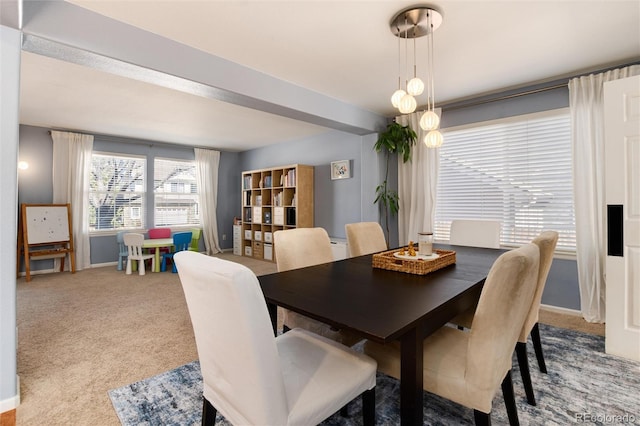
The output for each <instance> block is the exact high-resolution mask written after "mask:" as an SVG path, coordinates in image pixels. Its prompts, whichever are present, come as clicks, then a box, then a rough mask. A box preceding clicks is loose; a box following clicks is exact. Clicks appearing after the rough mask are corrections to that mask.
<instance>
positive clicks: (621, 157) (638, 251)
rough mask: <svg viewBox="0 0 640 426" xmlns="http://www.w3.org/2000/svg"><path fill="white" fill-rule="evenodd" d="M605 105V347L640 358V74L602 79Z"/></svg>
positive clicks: (624, 355)
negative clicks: (608, 79)
mask: <svg viewBox="0 0 640 426" xmlns="http://www.w3.org/2000/svg"><path fill="white" fill-rule="evenodd" d="M604 110H605V114H604V117H605V121H604V124H605V179H606V180H605V182H606V197H605V198H606V203H607V212H608V217H607V220H608V223H607V228H608V235H607V242H608V247H607V249H608V255H607V263H606V282H607V286H606V338H605V350H606V352H607V353H610V354H613V355H618V356H622V357H625V358H629V359H632V360H635V361H640V76H635V77H629V78H624V79H620V80H614V81H611V82H607V83H605V84H604ZM616 217H617V218H619V219H620V220H617V219H616ZM620 224H621V225H622V227H621V228H620V226H619V225H620Z"/></svg>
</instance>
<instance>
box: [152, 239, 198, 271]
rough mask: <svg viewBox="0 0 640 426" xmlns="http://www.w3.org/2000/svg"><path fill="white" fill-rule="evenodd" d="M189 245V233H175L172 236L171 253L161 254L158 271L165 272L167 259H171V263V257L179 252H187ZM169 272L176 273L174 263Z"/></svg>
mask: <svg viewBox="0 0 640 426" xmlns="http://www.w3.org/2000/svg"><path fill="white" fill-rule="evenodd" d="M190 244H191V232H176V233H175V234H173V249H174V250H173V252H172V253H163V254H162V264H160V271H161V272H164V271H166V270H167V259H171V260H172V261H173V255H174V254H176V253H178V252H179V251H183V250H189V245H190ZM171 272H173V273H174V274H175V273H177V272H178V270H177V269H176V263H175V262H173V268H172V269H171Z"/></svg>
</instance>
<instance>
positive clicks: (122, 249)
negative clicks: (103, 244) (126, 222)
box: [116, 231, 129, 256]
mask: <svg viewBox="0 0 640 426" xmlns="http://www.w3.org/2000/svg"><path fill="white" fill-rule="evenodd" d="M126 233H127V231H120V232H118V233H117V234H116V241H117V242H118V254H120V255H123V256H126V255H127V254H128V253H129V250H128V249H127V246H126V245H125V244H124V234H126Z"/></svg>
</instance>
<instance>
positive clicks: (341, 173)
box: [331, 160, 351, 180]
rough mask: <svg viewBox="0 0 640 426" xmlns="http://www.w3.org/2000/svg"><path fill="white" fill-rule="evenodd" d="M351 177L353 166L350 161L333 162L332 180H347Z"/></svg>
mask: <svg viewBox="0 0 640 426" xmlns="http://www.w3.org/2000/svg"><path fill="white" fill-rule="evenodd" d="M350 177H351V164H350V161H349V160H339V161H332V162H331V179H332V180H335V179H347V178H350Z"/></svg>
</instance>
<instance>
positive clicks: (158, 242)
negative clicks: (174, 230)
mask: <svg viewBox="0 0 640 426" xmlns="http://www.w3.org/2000/svg"><path fill="white" fill-rule="evenodd" d="M163 247H168V248H169V250H171V247H173V238H148V239H145V240H144V242H143V243H142V248H146V249H155V252H154V254H155V268H154V270H153V272H160V249H161V248H163Z"/></svg>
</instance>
